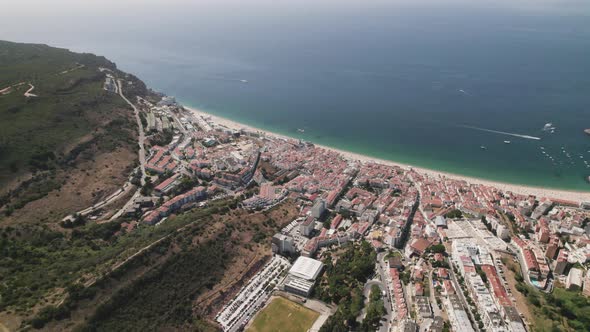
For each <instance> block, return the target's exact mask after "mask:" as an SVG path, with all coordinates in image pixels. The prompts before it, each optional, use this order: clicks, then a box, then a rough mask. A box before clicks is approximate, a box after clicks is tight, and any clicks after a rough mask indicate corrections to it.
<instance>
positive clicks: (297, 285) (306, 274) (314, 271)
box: [283, 256, 324, 296]
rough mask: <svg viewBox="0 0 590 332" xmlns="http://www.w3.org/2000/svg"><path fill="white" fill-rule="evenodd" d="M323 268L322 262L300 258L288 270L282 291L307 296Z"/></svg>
mask: <svg viewBox="0 0 590 332" xmlns="http://www.w3.org/2000/svg"><path fill="white" fill-rule="evenodd" d="M323 268H324V264H322V262H320V261H318V260H315V259H313V258H309V257H304V256H300V257H299V258H297V260H296V261H295V264H293V266H292V267H291V269H290V270H289V274H288V276H287V278H286V279H285V282H284V284H283V287H284V289H285V290H286V291H288V292H291V293H294V294H297V295H302V296H309V294H310V293H311V290H312V289H313V286H314V284H315V280H316V279H317V277H318V276H319V275H320V273H321V272H322V269H323Z"/></svg>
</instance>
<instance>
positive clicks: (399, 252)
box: [105, 81, 590, 331]
mask: <svg viewBox="0 0 590 332" xmlns="http://www.w3.org/2000/svg"><path fill="white" fill-rule="evenodd" d="M105 85H106V86H110V87H113V86H114V85H113V84H112V83H109V82H108V81H107V82H106V84H105ZM138 105H139V107H138V108H139V109H140V111H141V113H142V118H143V119H144V121H145V122H146V123H145V129H146V131H147V133H146V135H150V134H154V133H162V132H168V133H170V134H171V138H170V141H169V142H167V144H162V145H152V146H151V147H149V150H148V152H147V154H148V155H147V156H146V158H145V160H146V161H145V172H146V180H147V185H144V186H143V188H142V189H145V188H146V187H149V190H142V193H141V194H140V195H134V196H133V197H132V200H131V201H130V203H129V204H126V205H125V207H124V208H123V209H122V210H121V211H119V215H124V216H129V217H133V218H132V219H134V221H132V222H130V223H128V224H127V225H126V230H127V231H128V232H132V231H133V230H134V229H135V228H141V227H158V225H160V224H162V223H165V222H166V220H167V218H168V217H169V216H171V215H173V214H178V213H181V212H182V211H184V210H187V209H191V208H199V207H201V206H205V205H206V204H208V202H209V201H211V200H215V199H219V198H222V197H227V196H233V197H238V196H239V197H242V198H243V199H242V200H241V203H240V204H241V206H242V207H243V208H245V209H248V210H253V211H254V210H255V211H264V210H268V209H272V208H273V207H274V206H277V205H280V204H281V203H282V202H284V201H286V200H290V201H294V202H296V204H297V206H298V209H299V216H298V217H297V218H295V219H294V220H291V221H290V222H289V223H288V224H287V225H286V226H285V227H284V228H283V229H282V230H281V231H280V232H279V233H277V234H276V235H275V236H274V237H273V238H272V243H271V248H272V258H271V259H270V260H269V261H268V262H267V263H266V265H265V266H263V267H261V268H260V271H259V272H258V273H257V274H256V275H255V276H253V277H252V278H250V280H248V282H247V283H246V284H244V285H243V287H242V288H241V289H240V290H239V291H238V292H236V294H235V295H234V298H233V299H231V300H230V301H229V302H228V303H226V304H225V306H224V307H223V308H222V310H221V311H219V312H217V313H216V314H215V320H216V321H217V322H218V323H219V325H220V326H221V327H222V329H223V330H225V331H241V330H244V329H247V328H248V327H249V326H250V325H251V324H252V322H253V321H254V320H255V319H256V315H257V313H258V312H260V311H263V310H266V309H265V308H266V307H268V306H269V305H271V304H272V303H274V302H275V301H277V300H276V299H277V298H283V299H284V298H286V299H289V301H293V302H295V303H298V304H299V305H302V306H305V307H307V308H310V309H309V310H313V311H315V312H321V315H320V316H319V318H317V319H316V320H315V321H313V326H312V327H311V328H310V330H312V331H320V330H322V331H323V330H330V329H326V328H325V325H326V324H329V323H330V317H331V316H332V315H334V314H335V313H336V312H337V311H338V310H340V309H341V308H340V307H339V305H338V303H337V302H336V301H332V302H326V301H322V297H321V296H318V294H319V293H321V291H319V290H318V288H321V287H324V285H323V283H325V282H326V281H325V280H326V278H328V279H329V278H330V276H329V275H327V274H329V271H327V269H326V265H327V264H331V263H327V262H326V259H329V260H330V261H331V260H332V259H337V258H336V257H338V255H339V254H341V252H342V250H343V249H342V248H346V247H355V246H359V245H361V244H363V245H365V246H366V245H370V247H371V248H372V249H371V250H373V251H374V252H375V253H376V256H375V259H374V261H372V262H371V264H372V265H373V266H374V268H373V273H371V275H370V276H368V277H367V278H366V279H365V280H364V283H365V288H366V292H365V295H370V294H371V295H370V296H371V298H373V297H375V298H378V301H380V302H379V303H381V304H380V305H381V306H383V307H384V309H383V311H382V317H379V319H378V323H377V324H376V325H374V326H373V327H374V330H379V331H449V330H452V331H527V330H529V324H530V321H529V320H530V319H531V317H527V316H526V315H524V314H523V312H522V310H523V309H522V307H523V305H524V304H523V303H522V298H520V300H517V298H518V297H519V296H522V294H520V293H522V289H526V288H524V287H528V286H530V287H534V288H535V289H538V290H540V291H542V292H546V293H551V292H552V291H553V290H554V289H555V288H564V289H567V290H572V291H576V292H580V293H581V294H583V295H584V296H590V273H587V269H588V260H589V258H590V246H589V244H590V237H589V234H590V225H588V222H589V220H590V219H589V218H590V202H585V201H571V200H565V199H559V198H555V197H535V196H533V195H523V194H517V193H513V192H503V191H501V190H499V189H497V188H495V187H493V186H488V185H477V184H470V183H468V182H467V181H464V180H456V179H451V178H447V177H433V176H431V175H428V174H424V173H422V172H420V171H418V170H415V169H413V168H411V167H400V166H390V165H384V164H381V163H377V162H373V161H361V160H354V159H351V158H348V157H345V156H344V155H342V154H341V153H339V152H337V151H333V150H330V149H326V148H323V147H318V146H315V145H314V144H312V143H309V142H304V141H301V140H296V139H290V138H286V137H278V136H275V135H272V134H268V133H264V132H262V131H258V130H254V129H251V128H239V127H231V126H228V125H225V124H222V123H218V122H217V121H215V120H214V119H213V117H212V116H210V115H207V114H205V113H202V112H199V111H196V110H191V109H187V108H184V107H183V106H181V105H179V104H178V103H176V101H175V100H174V99H173V98H171V97H163V98H162V100H161V101H160V102H159V103H157V104H151V103H150V102H148V101H146V100H143V99H138ZM136 175H137V174H136ZM245 222H247V221H245ZM269 254H271V253H269ZM375 285H376V286H377V287H376V288H371V287H369V286H375ZM367 287H369V288H367ZM373 292H377V293H378V294H372V293H373ZM312 303H313V304H312ZM363 316H367V313H366V312H359V313H358V319H357V320H358V321H359V322H363V320H364V319H366V317H363ZM332 323H333V324H334V322H332ZM322 326H324V329H322Z"/></svg>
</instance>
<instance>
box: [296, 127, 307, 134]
mask: <svg viewBox="0 0 590 332" xmlns="http://www.w3.org/2000/svg"><path fill="white" fill-rule="evenodd" d="M297 131H298V132H300V133H304V132H305V129H301V128H297Z"/></svg>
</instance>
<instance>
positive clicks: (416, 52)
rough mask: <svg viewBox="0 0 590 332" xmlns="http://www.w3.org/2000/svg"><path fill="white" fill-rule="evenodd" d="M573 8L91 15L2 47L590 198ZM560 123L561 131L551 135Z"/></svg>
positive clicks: (589, 143)
mask: <svg viewBox="0 0 590 332" xmlns="http://www.w3.org/2000/svg"><path fill="white" fill-rule="evenodd" d="M570 2H571V1H570ZM570 2H567V3H568V4H569V7H567V9H568V10H557V9H552V8H549V9H546V8H543V9H539V8H528V7H526V6H524V8H512V7H507V6H501V5H497V6H495V5H487V6H483V5H482V6H477V5H466V4H465V3H456V2H453V3H450V2H449V3H445V2H429V3H424V4H423V5H408V4H400V3H398V2H391V3H378V4H374V5H366V6H364V5H354V6H343V7H342V8H330V7H328V6H325V7H318V8H316V7H313V6H311V7H310V8H306V7H304V6H295V5H285V6H282V7H281V6H278V5H260V6H259V7H256V6H254V7H246V6H244V7H243V8H240V10H236V8H237V7H235V6H234V7H231V6H230V7H223V6H221V7H214V8H203V10H200V9H201V8H200V7H199V6H198V5H194V4H192V5H188V4H186V5H185V6H184V7H179V8H177V7H174V8H171V7H162V8H160V9H161V10H160V11H158V12H157V13H155V12H153V11H154V10H155V9H157V7H150V8H148V9H145V10H142V9H139V10H138V13H135V14H125V15H124V14H112V15H115V16H114V19H109V20H107V21H103V20H101V19H96V18H95V17H90V18H87V19H85V20H84V24H81V25H79V26H78V29H79V30H78V32H77V33H76V34H72V33H71V32H68V30H67V29H65V28H59V29H58V28H55V27H54V28H53V29H54V30H51V29H52V28H49V29H50V30H49V32H48V31H45V30H44V31H41V30H35V31H25V32H9V33H6V32H4V33H0V38H2V39H9V40H26V41H31V42H33V41H35V42H44V43H50V44H54V45H58V46H64V47H68V48H72V49H73V50H76V51H88V52H93V53H98V54H102V55H105V56H106V57H108V58H109V59H111V60H113V61H115V62H117V64H118V65H119V67H120V68H122V69H123V70H126V71H129V72H132V73H134V74H136V75H137V76H139V77H140V78H141V79H143V80H144V81H145V82H146V83H147V84H148V85H150V86H151V87H153V88H154V89H156V90H159V91H163V92H165V93H167V94H169V95H174V96H176V97H177V98H178V99H179V100H181V101H182V102H184V103H186V104H188V105H191V106H194V107H198V108H202V109H204V110H207V111H209V112H212V113H214V114H217V115H220V116H224V117H228V118H231V119H234V120H237V121H241V122H244V123H247V124H250V125H254V126H258V127H262V128H265V129H269V130H273V131H276V132H280V133H283V134H287V135H291V136H293V137H300V138H302V139H306V140H310V141H313V142H317V143H320V144H325V145H330V146H334V147H337V148H341V149H345V150H350V151H353V152H358V153H363V154H367V155H371V156H375V157H379V158H383V159H390V160H394V161H399V162H404V163H410V164H413V165H417V166H421V167H427V168H432V169H437V170H443V171H447V172H452V173H458V174H463V175H468V176H475V177H482V178H486V179H490V180H497V181H503V182H510V183H519V184H528V185H534V186H544V187H555V188H562V189H571V190H585V191H590V184H589V183H588V182H587V181H586V180H585V178H586V177H587V176H589V175H590V136H587V135H585V134H584V133H583V129H585V128H590V6H589V5H588V4H586V3H584V2H574V3H573V4H571V3H570ZM244 3H245V2H244ZM265 6H266V7H265ZM531 6H534V5H531ZM117 15H119V16H117ZM58 26H59V24H58ZM31 29H32V28H31ZM21 35H22V36H21ZM80 35H83V36H84V38H80ZM243 80H245V81H247V82H244V81H243ZM548 122H551V123H553V126H554V127H555V128H556V129H555V131H554V133H550V132H547V131H542V130H541V129H542V128H543V126H544V125H545V124H546V123H548ZM474 127H477V128H482V129H489V130H494V131H502V132H508V133H516V134H522V135H528V136H534V137H538V138H540V140H534V139H528V138H522V137H516V136H509V135H505V134H500V133H492V132H490V131H484V130H479V129H475V128H474ZM297 129H304V130H305V132H304V133H300V132H298V130H297ZM505 140H509V141H510V142H511V143H510V144H506V143H504V141H505ZM481 146H485V149H482V148H481ZM543 151H545V154H544V153H543Z"/></svg>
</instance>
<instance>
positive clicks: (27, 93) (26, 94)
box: [24, 83, 39, 98]
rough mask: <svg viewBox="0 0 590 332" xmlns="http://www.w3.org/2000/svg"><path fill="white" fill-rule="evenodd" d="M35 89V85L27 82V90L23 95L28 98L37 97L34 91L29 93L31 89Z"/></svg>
mask: <svg viewBox="0 0 590 332" xmlns="http://www.w3.org/2000/svg"><path fill="white" fill-rule="evenodd" d="M34 89H35V86H34V85H33V84H31V83H29V90H27V92H25V94H24V96H25V97H27V98H29V97H39V96H37V95H36V94H34V93H31V91H33V90H34Z"/></svg>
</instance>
